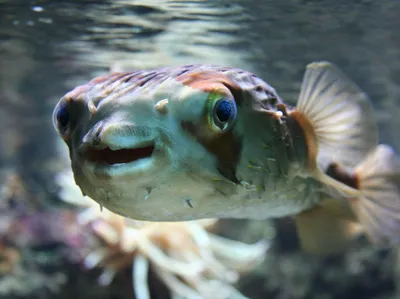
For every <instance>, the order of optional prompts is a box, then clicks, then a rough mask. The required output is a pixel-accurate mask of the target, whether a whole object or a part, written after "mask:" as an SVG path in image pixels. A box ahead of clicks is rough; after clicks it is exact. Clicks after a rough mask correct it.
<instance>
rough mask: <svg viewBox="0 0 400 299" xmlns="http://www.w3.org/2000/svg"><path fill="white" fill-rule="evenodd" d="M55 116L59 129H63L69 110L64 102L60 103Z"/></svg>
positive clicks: (67, 120) (65, 126)
mask: <svg viewBox="0 0 400 299" xmlns="http://www.w3.org/2000/svg"><path fill="white" fill-rule="evenodd" d="M56 118H57V122H58V127H59V128H60V130H61V131H65V130H66V129H67V126H68V123H69V111H68V105H67V104H66V103H63V104H61V105H60V107H59V108H58V111H57V114H56Z"/></svg>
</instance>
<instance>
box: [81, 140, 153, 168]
mask: <svg viewBox="0 0 400 299" xmlns="http://www.w3.org/2000/svg"><path fill="white" fill-rule="evenodd" d="M154 150H155V144H154V142H152V143H150V144H148V145H142V146H137V147H132V148H120V149H112V148H110V147H105V148H101V149H99V148H93V147H91V148H87V149H86V151H85V158H86V159H87V161H89V162H91V163H94V164H102V165H107V166H113V165H121V164H127V163H132V162H137V161H139V160H143V159H146V158H151V157H152V155H153V153H154Z"/></svg>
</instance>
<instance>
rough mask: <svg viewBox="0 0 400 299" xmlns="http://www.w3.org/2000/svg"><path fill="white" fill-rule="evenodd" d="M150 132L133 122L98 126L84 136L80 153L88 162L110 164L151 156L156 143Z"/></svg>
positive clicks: (124, 162)
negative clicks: (134, 124)
mask: <svg viewBox="0 0 400 299" xmlns="http://www.w3.org/2000/svg"><path fill="white" fill-rule="evenodd" d="M149 132H150V130H148V129H146V128H143V127H135V126H132V125H131V124H129V125H127V126H124V125H120V124H119V125H118V126H106V127H104V126H97V127H96V128H94V129H93V130H91V131H90V132H89V133H88V134H86V136H85V137H84V138H83V140H82V144H81V146H80V149H79V153H80V156H81V157H83V159H84V160H86V161H88V162H91V163H94V164H102V165H109V166H112V165H116V164H126V163H132V162H135V161H138V160H141V159H145V158H150V157H151V156H152V155H153V153H154V150H155V147H156V145H155V138H152V137H151V136H150V134H149Z"/></svg>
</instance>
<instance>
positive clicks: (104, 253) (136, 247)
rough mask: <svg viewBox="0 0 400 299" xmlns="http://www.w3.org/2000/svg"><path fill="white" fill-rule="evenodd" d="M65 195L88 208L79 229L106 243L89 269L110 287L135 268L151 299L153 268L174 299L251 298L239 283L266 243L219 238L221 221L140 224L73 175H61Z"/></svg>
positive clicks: (142, 291) (137, 284) (141, 292)
mask: <svg viewBox="0 0 400 299" xmlns="http://www.w3.org/2000/svg"><path fill="white" fill-rule="evenodd" d="M57 181H58V183H59V185H60V186H62V187H63V188H62V189H61V191H60V197H61V198H63V199H64V200H65V201H67V202H70V203H75V204H79V205H81V206H82V209H83V210H82V212H81V213H80V214H79V216H78V217H77V221H78V223H79V225H81V226H82V227H86V228H89V229H90V231H91V232H92V233H93V234H94V235H95V236H97V237H98V238H99V240H101V242H99V243H97V244H95V246H92V248H85V252H86V254H85V258H84V260H83V264H84V266H85V267H86V268H87V269H92V268H95V267H101V268H102V269H103V272H102V274H101V275H100V277H99V282H100V284H102V285H107V284H109V283H110V282H111V281H112V279H113V278H114V276H115V274H116V273H118V272H120V271H121V270H123V269H125V268H126V267H127V266H130V265H132V264H133V268H132V269H133V270H132V271H133V272H132V279H133V289H134V293H135V296H136V298H140V299H147V298H150V292H149V287H148V278H147V277H148V271H149V267H151V268H152V270H153V271H154V272H155V273H156V275H157V276H158V278H159V279H161V281H162V282H163V283H164V284H165V285H166V286H167V287H168V289H169V290H170V291H171V293H172V296H173V298H182V297H183V298H199V299H200V298H215V299H218V298H221V299H222V298H230V299H234V298H238V299H239V298H246V297H244V296H243V295H242V294H241V293H240V292H239V291H237V290H236V289H235V288H234V286H233V284H234V283H236V282H237V281H238V279H239V276H240V273H243V272H248V271H250V270H251V269H253V268H254V267H256V266H257V265H258V264H260V263H261V262H262V260H263V258H264V254H265V251H266V250H267V248H268V243H267V242H266V241H263V240H262V241H259V242H257V243H255V244H251V245H249V244H245V243H241V242H237V241H233V240H230V239H227V238H222V237H219V236H217V235H215V234H212V233H210V232H209V231H208V230H210V229H211V228H212V226H213V225H215V223H216V222H217V220H215V219H204V220H197V221H187V222H146V221H135V220H132V219H127V218H124V217H122V216H119V215H117V214H115V213H112V212H111V211H109V210H107V209H105V208H100V207H99V206H98V204H97V203H95V202H94V201H93V200H91V199H89V198H84V197H83V196H82V195H81V194H80V190H79V188H78V187H77V186H76V185H75V184H74V182H73V179H72V175H70V174H69V173H61V174H60V175H59V176H58V178H57Z"/></svg>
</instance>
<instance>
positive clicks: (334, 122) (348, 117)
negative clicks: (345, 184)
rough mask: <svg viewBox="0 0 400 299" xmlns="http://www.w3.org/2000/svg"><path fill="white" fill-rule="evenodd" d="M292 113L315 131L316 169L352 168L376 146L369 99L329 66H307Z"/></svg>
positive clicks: (312, 64) (320, 63)
mask: <svg viewBox="0 0 400 299" xmlns="http://www.w3.org/2000/svg"><path fill="white" fill-rule="evenodd" d="M295 111H298V112H300V113H301V114H302V115H304V116H305V117H306V118H307V119H308V121H309V122H310V123H311V124H312V127H313V129H314V130H315V135H316V139H317V140H316V142H317V146H318V150H317V152H318V154H317V155H318V156H317V157H314V159H315V158H316V159H317V165H318V166H319V168H322V169H324V168H325V167H326V166H327V165H329V164H330V163H332V162H336V163H339V164H341V165H343V166H346V167H349V168H352V167H355V166H356V165H358V164H359V163H360V162H361V161H362V159H363V158H364V157H365V156H366V155H367V154H368V152H369V151H371V150H372V149H373V148H374V147H375V146H376V145H377V142H378V141H377V140H378V133H377V125H376V123H375V121H374V117H373V113H372V109H371V104H370V102H369V100H368V97H367V96H366V94H365V93H364V92H362V90H361V89H360V88H359V87H358V86H357V85H356V84H355V83H354V82H353V81H351V80H350V79H349V78H348V77H347V76H346V75H345V74H344V73H342V72H341V71H340V70H339V69H338V68H337V67H335V66H334V65H332V64H331V63H329V62H314V63H311V64H309V65H308V66H307V69H306V72H305V74H304V78H303V83H302V87H301V91H300V96H299V101H298V104H297V107H296V109H295ZM306 133H307V132H306ZM310 158H313V157H310Z"/></svg>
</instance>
